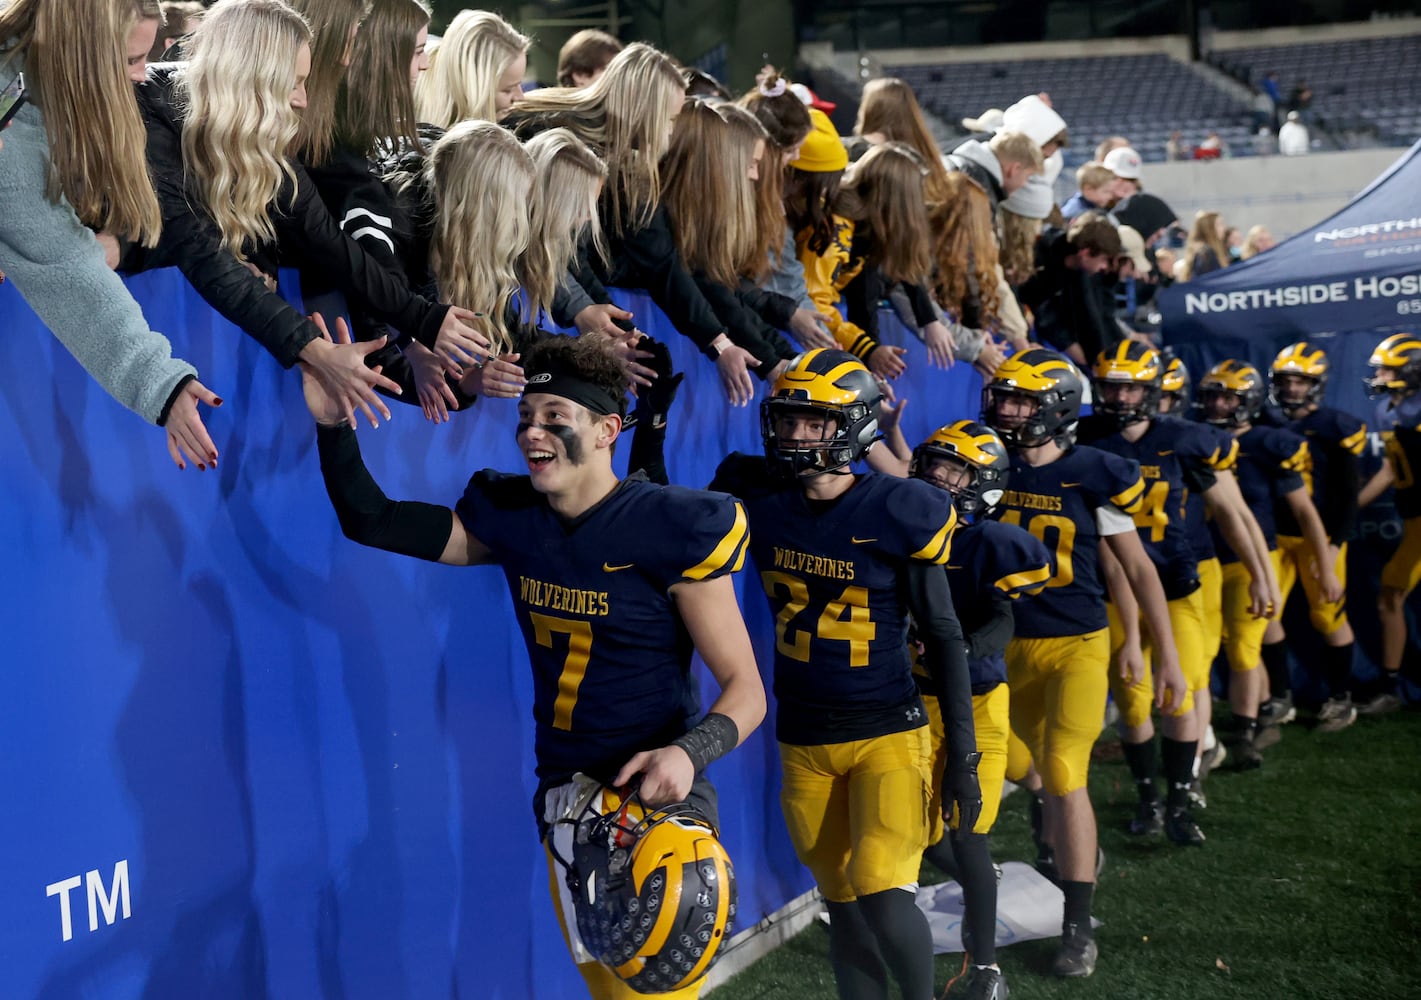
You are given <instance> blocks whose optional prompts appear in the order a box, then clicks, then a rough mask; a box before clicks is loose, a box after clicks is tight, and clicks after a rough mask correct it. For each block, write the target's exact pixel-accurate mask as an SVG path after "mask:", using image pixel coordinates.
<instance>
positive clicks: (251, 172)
mask: <svg viewBox="0 0 1421 1000" xmlns="http://www.w3.org/2000/svg"><path fill="white" fill-rule="evenodd" d="M310 42H311V30H310V28H308V27H307V26H306V21H305V19H304V18H302V17H301V15H300V14H297V13H296V12H295V11H294V10H292V9H291V8H290V7H288V6H287V5H286V4H284V3H281V2H280V0H223V2H222V3H219V4H217V5H216V6H215V7H213V8H212V9H211V10H210V11H208V12H207V16H206V17H204V18H203V19H202V21H200V22H199V23H198V26H197V30H196V31H194V32H193V34H192V40H191V43H190V45H189V49H188V57H189V58H188V63H187V66H186V67H185V68H184V69H183V70H182V71H181V73H180V74H179V75H178V76H177V94H178V99H179V101H180V102H181V103H183V104H184V105H185V110H186V121H185V123H184V125H183V135H182V146H183V166H184V168H185V169H186V171H187V172H188V174H189V175H190V176H191V177H192V178H193V179H194V180H195V181H196V187H197V191H198V196H199V197H200V198H201V199H202V204H203V207H204V208H206V209H207V212H208V214H209V215H211V216H212V219H213V221H214V222H216V223H217V228H218V230H219V231H220V232H221V234H222V248H223V249H224V250H228V251H231V252H232V253H233V254H236V255H237V256H238V257H241V256H243V254H244V253H245V252H246V250H247V249H248V248H249V247H251V246H252V245H253V244H256V243H261V242H270V241H273V240H274V239H275V238H276V232H275V229H274V228H273V226H272V222H271V216H270V214H269V209H270V206H271V204H272V202H273V201H275V200H276V197H277V195H278V194H279V193H280V192H281V189H282V186H283V185H285V184H287V183H289V184H291V186H292V187H291V190H292V194H293V195H294V193H295V184H296V174H295V171H294V170H293V169H292V167H291V164H290V162H289V161H288V160H287V158H286V152H287V149H288V148H289V147H290V146H291V143H292V141H293V140H295V138H296V135H297V133H298V131H299V127H300V119H299V116H298V115H297V113H296V112H295V111H294V110H293V109H292V107H291V89H292V85H293V84H294V83H295V73H296V57H297V55H298V53H299V52H300V50H301V46H303V45H309V44H310Z"/></svg>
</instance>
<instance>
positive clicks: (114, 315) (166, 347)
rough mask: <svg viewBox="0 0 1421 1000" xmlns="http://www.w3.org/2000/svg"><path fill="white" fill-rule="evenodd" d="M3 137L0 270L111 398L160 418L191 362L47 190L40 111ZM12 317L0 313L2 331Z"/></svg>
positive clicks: (18, 119) (24, 114)
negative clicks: (177, 352)
mask: <svg viewBox="0 0 1421 1000" xmlns="http://www.w3.org/2000/svg"><path fill="white" fill-rule="evenodd" d="M0 140H3V142H4V144H5V145H4V148H3V149H0V271H3V272H4V273H5V277H6V278H7V279H8V280H9V281H12V282H14V284H15V288H17V289H18V290H19V292H20V294H21V295H23V296H24V298H25V301H26V302H28V303H29V304H30V308H32V309H34V311H35V313H36V314H37V315H38V316H39V318H40V319H41V320H43V321H44V323H45V325H46V326H48V327H49V329H50V331H51V332H53V334H54V335H55V336H56V337H58V338H59V340H60V342H61V343H63V344H64V346H65V347H67V348H68V349H69V353H70V354H73V355H74V357H75V358H76V359H78V361H79V363H80V364H81V365H83V366H84V368H85V370H86V371H88V373H89V374H90V375H92V376H93V377H94V379H95V380H96V381H97V382H98V383H99V385H101V386H103V387H104V390H105V391H106V392H107V393H108V394H109V395H110V396H112V397H113V398H114V399H116V400H118V401H119V402H120V403H122V404H123V405H124V406H127V407H128V408H129V409H131V410H134V411H135V412H137V413H138V414H139V415H140V416H141V417H143V419H144V420H147V421H149V422H150V423H155V424H160V423H162V422H164V421H166V419H167V415H168V407H169V406H171V405H172V401H173V399H174V397H175V396H176V395H177V390H178V389H179V388H180V387H181V386H182V385H183V384H184V383H186V382H187V381H188V379H190V378H193V377H196V375H197V369H195V368H194V367H193V366H192V365H190V364H188V363H187V362H186V361H183V360H181V359H180V358H175V357H173V346H172V344H170V343H168V338H166V337H164V336H163V335H162V334H161V333H155V332H154V331H152V330H150V329H149V328H148V323H147V322H146V321H145V320H144V319H143V311H142V310H141V309H140V308H139V307H138V303H137V302H135V301H133V296H132V295H130V294H129V293H128V289H127V288H125V287H124V284H123V282H122V281H120V280H119V278H118V275H116V274H114V273H113V272H112V271H110V270H109V268H108V266H107V265H106V264H105V263H104V252H103V249H102V248H101V247H100V246H99V244H98V241H97V240H95V239H94V234H93V233H91V232H90V231H89V230H88V229H86V228H84V226H83V225H82V224H81V223H80V222H79V219H78V217H77V216H76V215H75V214H74V210H73V209H72V208H71V207H70V206H69V203H68V202H64V201H61V202H60V203H59V204H55V203H54V202H52V201H50V200H49V199H48V198H46V197H45V193H44V191H45V174H46V172H47V169H48V164H49V143H48V140H47V139H46V137H45V131H44V118H43V117H42V116H41V115H40V112H39V109H38V108H36V107H35V106H34V105H32V104H27V105H26V106H25V107H23V108H21V109H20V111H19V113H18V114H16V116H15V118H14V120H13V121H12V122H11V124H10V127H9V128H8V129H6V130H5V134H4V136H3V137H0ZM13 322H14V319H13V317H4V316H0V329H4V328H5V327H8V326H10V325H11V323H13Z"/></svg>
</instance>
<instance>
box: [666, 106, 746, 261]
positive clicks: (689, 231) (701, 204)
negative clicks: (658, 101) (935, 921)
mask: <svg viewBox="0 0 1421 1000" xmlns="http://www.w3.org/2000/svg"><path fill="white" fill-rule="evenodd" d="M731 111H733V112H736V113H738V115H740V116H742V117H740V118H739V119H738V121H737V122H736V123H735V124H732V123H731V121H730V120H729V119H728V118H727V115H726V114H724V113H723V112H731ZM751 127H753V128H754V129H755V130H756V131H755V132H752V131H750V128H751ZM756 132H758V134H756ZM763 138H764V129H762V128H760V124H759V122H757V121H756V120H755V118H754V116H753V115H751V114H749V113H748V112H746V111H745V110H744V109H741V108H733V107H725V108H719V109H718V108H715V107H712V106H711V105H710V104H709V103H708V102H705V101H691V102H689V103H688V104H687V105H686V107H685V109H684V110H683V111H682V112H681V114H680V115H679V116H678V117H677V119H676V128H675V130H674V131H673V132H672V134H671V148H670V149H669V150H668V151H667V153H666V160H665V163H664V164H663V168H662V169H663V174H664V178H665V187H664V188H663V189H662V201H663V203H664V204H665V206H666V214H667V215H668V216H669V218H670V220H671V232H672V234H673V235H674V236H675V239H676V249H677V250H678V251H679V252H680V254H681V260H682V261H683V262H684V263H685V265H686V267H687V268H688V269H689V270H691V271H699V272H703V273H704V274H705V275H706V276H707V277H708V278H710V279H711V280H712V281H714V282H716V283H718V284H721V285H726V286H729V287H734V286H735V285H736V284H737V282H738V280H739V276H740V274H741V273H743V272H744V271H745V270H747V269H749V267H750V265H751V264H752V262H753V257H754V254H755V253H756V251H757V247H758V244H757V240H756V228H755V192H754V190H753V185H752V183H751V181H750V178H749V176H748V170H749V166H750V157H751V156H752V155H753V153H754V145H755V141H756V139H763Z"/></svg>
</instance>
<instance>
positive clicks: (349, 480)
mask: <svg viewBox="0 0 1421 1000" xmlns="http://www.w3.org/2000/svg"><path fill="white" fill-rule="evenodd" d="M316 448H317V451H318V452H319V453H320V457H321V475H322V477H323V478H324V479H325V483H326V493H327V495H328V496H329V497H330V499H331V506H332V507H333V508H335V512H336V517H337V519H338V520H339V521H340V527H341V531H342V533H344V535H345V537H346V538H349V539H350V540H351V541H353V542H359V543H360V544H361V545H369V546H370V547H372V548H377V549H384V550H385V551H387V552H395V553H398V554H400V555H407V556H414V557H415V558H417V559H427V560H429V561H430V562H437V561H439V559H440V558H441V556H443V554H444V550H445V547H446V545H448V543H449V537H450V535H451V534H452V533H453V527H454V525H453V522H454V515H453V512H452V511H450V510H449V508H447V507H439V506H435V505H433V504H426V503H414V502H403V503H402V502H397V501H394V500H391V499H389V498H388V497H386V496H385V494H384V491H382V490H381V489H380V486H379V484H378V483H376V482H375V478H374V477H373V476H372V475H370V470H369V469H367V468H366V467H365V462H364V460H363V459H362V458H361V457H360V445H359V443H358V442H357V441H356V438H355V431H354V430H352V429H351V428H350V426H349V425H347V424H342V425H340V426H338V427H325V426H319V427H317V428H316Z"/></svg>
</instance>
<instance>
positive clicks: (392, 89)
mask: <svg viewBox="0 0 1421 1000" xmlns="http://www.w3.org/2000/svg"><path fill="white" fill-rule="evenodd" d="M429 16H430V14H429V7H428V6H427V5H426V4H424V3H422V2H421V0H373V2H372V3H371V5H370V16H369V17H368V18H366V19H365V23H364V24H362V25H361V27H360V33H359V34H357V35H356V36H355V47H354V49H353V50H352V52H351V56H350V74H349V75H348V76H347V77H346V78H345V79H344V80H342V81H341V84H340V94H339V96H338V97H337V98H336V138H337V139H338V140H339V142H340V143H341V144H342V145H345V146H349V147H350V148H352V149H357V150H359V151H360V152H362V153H366V154H367V155H368V154H369V153H370V152H371V151H372V150H374V149H375V147H376V144H377V143H382V142H384V141H386V140H390V141H392V142H394V144H395V146H396V147H397V148H398V147H399V146H400V145H401V143H400V140H401V139H403V140H405V141H406V142H407V143H408V144H409V145H410V146H411V147H412V148H417V147H418V144H419V134H418V132H417V131H416V127H415V126H416V119H415V113H414V88H412V87H411V86H410V64H411V63H412V62H413V61H414V50H415V42H416V40H417V39H418V37H419V32H420V29H422V28H425V27H427V26H428V24H429ZM352 80H354V81H356V83H355V85H354V86H352V85H351V81H352Z"/></svg>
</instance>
